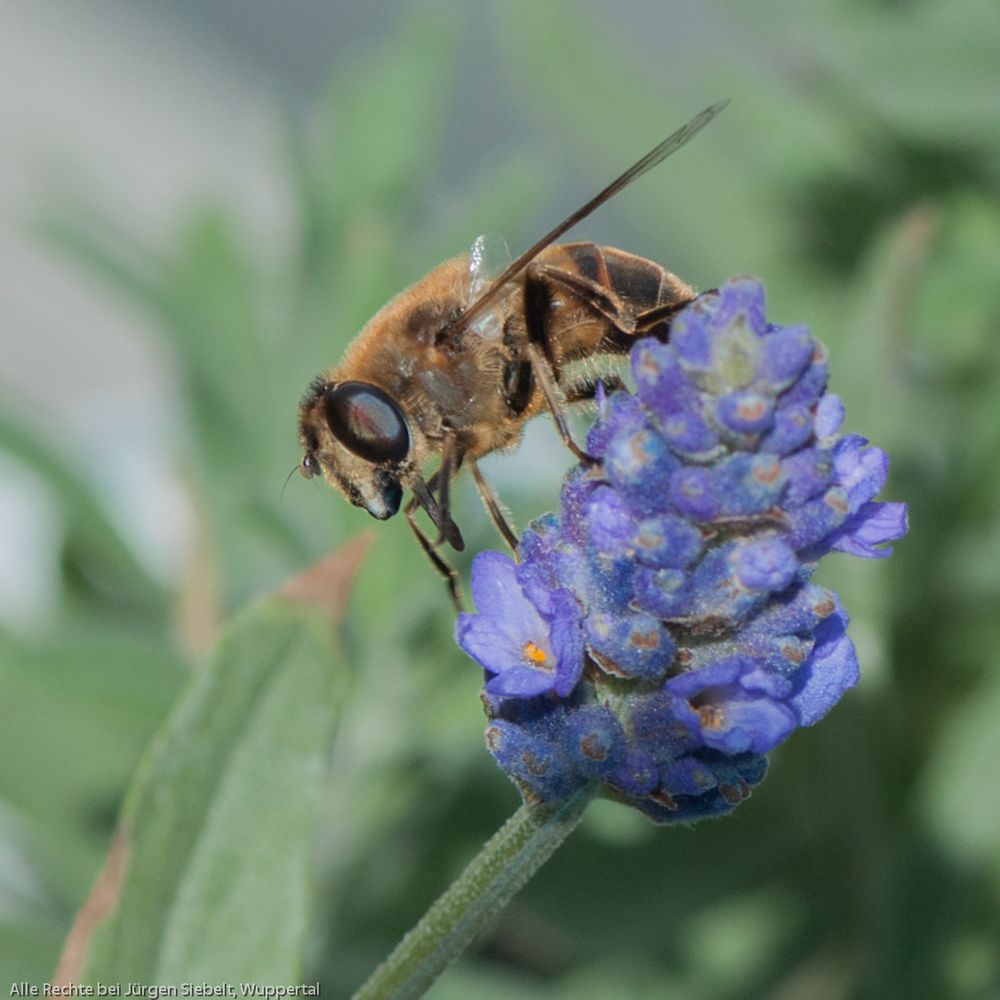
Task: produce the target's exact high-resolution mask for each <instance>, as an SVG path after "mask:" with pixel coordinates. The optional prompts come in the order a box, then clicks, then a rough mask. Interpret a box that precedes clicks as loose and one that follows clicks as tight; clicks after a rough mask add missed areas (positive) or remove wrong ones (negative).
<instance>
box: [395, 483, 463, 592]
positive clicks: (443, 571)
mask: <svg viewBox="0 0 1000 1000" xmlns="http://www.w3.org/2000/svg"><path fill="white" fill-rule="evenodd" d="M418 506H419V501H418V500H417V498H416V497H412V498H411V499H410V501H409V503H407V505H406V506H405V507H404V508H403V512H404V513H405V514H406V522H407V524H409V526H410V530H411V531H412V532H413V535H414V537H415V538H416V540H417V544H418V545H419V546H420V547H421V548H422V549H423V550H424V555H425V556H427V558H428V559H430V561H431V565H432V566H433V567H434V568H435V569H436V570H437V571H438V573H440V575H441V576H442V577H443V578H444V581H445V583H446V584H447V585H448V593H449V594H450V595H451V602H452V604H454V605H455V610H456V611H464V610H465V605H464V604H463V603H462V588H461V587H460V586H459V582H458V572H457V570H456V569H455V568H454V567H453V566H449V565H448V563H446V562H445V561H444V559H442V558H441V556H440V555H439V554H438V553H437V551H436V550H435V548H434V545H433V543H432V542H431V540H430V539H429V538H428V537H427V536H426V535H425V534H424V532H423V530H422V529H421V527H420V525H419V524H417V521H416V518H414V516H413V514H414V512H415V511H416V509H417V507H418Z"/></svg>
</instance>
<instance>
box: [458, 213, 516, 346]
mask: <svg viewBox="0 0 1000 1000" xmlns="http://www.w3.org/2000/svg"><path fill="white" fill-rule="evenodd" d="M510 262H511V256H510V248H509V247H508V246H507V241H506V240H505V239H504V238H503V237H502V236H501V235H500V234H499V233H484V234H483V235H482V236H477V237H476V238H475V240H474V241H473V243H472V247H471V248H470V250H469V290H468V293H467V298H466V302H475V301H476V299H478V298H479V297H480V296H481V295H482V294H483V293H484V292H485V291H486V289H487V288H489V287H490V286H491V285H492V284H493V281H494V279H495V278H496V277H497V276H498V275H500V274H503V272H504V271H505V270H506V269H507V268H508V267H509V266H510ZM469 328H470V329H471V330H472V331H473V332H474V333H475V334H476V335H477V336H479V337H483V338H493V337H499V336H500V334H501V332H502V330H501V327H500V317H499V316H498V315H497V312H496V310H495V309H485V310H483V312H481V313H480V314H479V315H478V316H477V317H476V318H475V319H474V320H472V322H470V323H469Z"/></svg>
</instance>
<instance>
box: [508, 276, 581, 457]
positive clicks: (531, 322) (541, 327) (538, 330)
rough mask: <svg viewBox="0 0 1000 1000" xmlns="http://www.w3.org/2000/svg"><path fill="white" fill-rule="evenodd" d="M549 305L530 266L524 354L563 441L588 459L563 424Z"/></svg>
mask: <svg viewBox="0 0 1000 1000" xmlns="http://www.w3.org/2000/svg"><path fill="white" fill-rule="evenodd" d="M551 305H552V292H551V290H550V289H549V286H548V283H547V282H546V280H545V279H544V278H543V277H542V276H541V275H539V274H538V272H537V269H536V268H533V267H529V268H528V270H527V271H526V272H525V275H524V321H525V328H526V331H527V334H528V345H527V352H526V353H527V355H528V360H529V361H531V369H532V373H533V374H534V376H535V378H536V379H537V380H538V388H539V389H541V390H542V395H543V396H544V397H545V403H546V405H547V406H548V408H549V412H550V413H551V414H552V419H553V421H554V422H555V425H556V430H557V431H558V432H559V437H561V438H562V441H563V444H565V445H566V447H567V448H569V450H570V451H571V452H573V454H574V455H576V457H577V458H578V459H579V460H580V461H581V462H591V461H593V458H592V457H591V456H590V455H588V454H587V453H586V452H585V451H584V450H583V449H582V448H581V447H580V446H579V445H578V444H577V443H576V442H575V441H574V440H573V435H572V434H570V431H569V427H568V426H567V424H566V418H565V416H564V414H563V404H562V400H561V399H560V397H559V387H558V384H557V383H556V377H557V376H556V372H557V366H556V361H555V355H554V354H553V351H552V344H551V342H550V341H549V334H548V322H547V321H548V314H549V309H550V307H551Z"/></svg>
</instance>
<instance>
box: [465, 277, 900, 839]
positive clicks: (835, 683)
mask: <svg viewBox="0 0 1000 1000" xmlns="http://www.w3.org/2000/svg"><path fill="white" fill-rule="evenodd" d="M764 306H765V299H764V289H763V286H762V285H761V283H760V282H759V281H756V280H755V279H752V278H737V279H734V280H732V281H730V282H728V283H727V284H725V285H724V286H723V287H722V288H721V289H719V291H718V292H712V293H708V294H706V295H703V296H701V297H699V298H698V299H697V300H696V301H695V302H693V303H692V304H691V305H690V306H688V307H687V308H686V309H685V310H684V311H683V312H682V313H681V314H680V315H678V317H677V318H676V319H675V320H674V323H673V326H672V330H671V337H670V341H669V343H662V342H660V341H657V340H652V339H647V340H642V341H640V342H638V343H637V344H636V345H635V346H634V347H633V349H632V352H631V365H632V375H633V378H634V382H635V386H636V391H635V393H634V394H630V393H627V392H625V391H618V392H615V393H614V394H612V395H610V396H605V395H604V394H603V393H601V394H599V396H598V417H597V421H596V423H595V424H594V426H593V428H592V429H591V431H590V434H589V436H588V440H587V448H588V451H589V453H590V454H591V455H592V456H594V458H595V459H596V461H595V462H594V463H593V464H589V465H588V464H580V465H578V466H576V467H575V468H573V469H572V470H571V471H570V472H569V474H568V476H567V477H566V481H565V483H564V485H563V490H562V503H561V509H560V512H559V514H558V515H556V514H547V515H545V516H544V517H541V518H539V519H538V520H536V521H535V522H533V523H532V525H531V526H530V527H529V528H528V530H527V531H525V533H524V535H523V536H522V538H521V541H520V545H519V548H518V561H517V562H514V561H513V560H511V559H509V558H508V557H507V556H503V555H500V554H498V553H495V552H486V553H482V554H480V555H479V556H477V558H476V560H475V562H474V564H473V568H472V590H473V596H474V598H475V601H476V607H477V609H478V610H477V613H476V614H463V615H460V616H459V618H458V623H457V626H456V638H457V641H458V643H459V645H460V646H461V647H462V649H464V650H465V652H467V653H468V654H469V655H470V656H471V657H472V658H473V659H474V660H476V661H477V662H478V663H479V664H480V665H481V666H482V667H483V669H484V670H485V675H486V681H485V686H484V693H483V701H484V704H485V706H486V712H487V715H488V717H489V719H490V724H489V727H488V729H487V744H488V746H489V748H490V751H491V752H492V754H493V755H494V757H495V759H496V760H497V762H498V764H499V765H500V766H501V767H502V768H503V769H504V770H505V771H506V772H507V773H508V775H509V776H510V777H511V778H512V779H513V780H514V781H515V782H516V783H517V785H518V786H519V788H520V789H521V792H522V794H523V795H524V797H525V798H526V799H528V800H529V801H543V800H551V799H555V798H559V797H560V796H564V795H567V794H569V793H571V792H572V791H574V790H575V789H577V788H579V787H580V786H582V785H585V784H588V783H595V782H596V783H598V784H599V785H600V787H601V790H602V792H603V793H604V794H606V795H608V796H610V797H613V798H616V799H619V800H621V801H624V802H627V803H630V804H631V805H634V806H635V807H637V808H638V809H640V810H642V811H643V812H644V813H645V814H646V815H647V816H649V817H650V818H652V819H653V820H654V821H656V822H658V823H667V822H673V821H682V822H690V821H692V820H695V819H698V818H700V817H703V816H713V815H721V814H724V813H726V812H729V811H730V810H732V809H733V808H734V807H735V806H736V805H737V804H738V803H739V802H741V801H742V800H743V799H745V798H746V797H747V795H748V794H749V793H750V789H751V787H752V786H753V785H755V784H756V783H757V782H759V781H760V780H761V779H762V778H763V776H764V773H765V770H766V766H767V756H766V755H767V754H768V753H769V752H770V751H771V750H773V749H774V748H775V747H776V746H778V745H779V744H780V743H782V742H784V741H785V740H786V739H788V737H789V736H790V735H791V734H792V733H793V732H794V731H795V730H796V729H797V728H798V727H800V726H810V725H812V724H813V723H815V722H817V721H818V720H819V719H820V718H822V717H823V716H824V715H825V714H826V713H827V712H828V711H829V710H830V709H831V708H832V707H833V705H834V704H835V703H836V702H837V701H838V700H839V698H840V697H841V695H843V693H844V692H845V691H846V690H847V689H848V688H850V687H851V686H853V685H854V684H856V683H857V680H858V664H857V659H856V656H855V652H854V647H853V644H852V643H851V640H850V639H849V638H848V635H847V623H848V618H847V614H846V613H845V611H844V609H843V607H842V605H841V603H840V601H839V599H838V598H837V596H836V595H835V594H833V593H831V592H829V591H827V590H824V589H823V588H821V587H818V586H816V585H814V584H813V583H811V582H810V578H811V577H812V575H813V573H814V571H815V569H816V566H817V564H818V560H819V559H820V558H821V557H822V556H824V555H825V554H827V553H829V552H833V551H839V552H844V553H848V554H851V555H856V556H862V557H867V558H880V557H882V556H885V555H888V554H889V551H890V549H889V547H888V545H887V544H886V543H888V542H892V541H894V540H896V539H898V538H900V537H902V535H903V534H904V533H905V532H906V506H905V504H901V503H885V502H879V501H876V500H875V499H874V498H875V496H876V494H877V493H878V491H879V490H880V489H881V488H882V485H883V484H884V482H885V479H886V476H887V474H888V459H887V457H886V455H885V453H884V452H882V451H880V450H879V449H878V448H875V447H873V446H871V445H869V444H868V442H867V441H866V440H865V439H864V438H862V437H859V436H858V435H855V434H850V435H841V434H840V433H839V432H840V427H841V423H842V421H843V417H844V408H843V405H842V403H841V401H840V400H839V399H838V398H837V397H836V396H834V395H831V394H828V393H826V381H827V356H826V351H825V349H824V348H823V347H822V345H821V344H820V343H819V342H818V341H816V340H815V339H814V338H813V337H812V336H811V334H810V333H809V331H808V330H807V329H806V328H805V327H801V326H778V325H775V324H772V323H768V322H767V320H766V318H765V310H764Z"/></svg>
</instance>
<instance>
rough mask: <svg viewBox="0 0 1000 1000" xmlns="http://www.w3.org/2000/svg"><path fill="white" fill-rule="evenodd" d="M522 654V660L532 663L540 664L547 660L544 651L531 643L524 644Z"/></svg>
mask: <svg viewBox="0 0 1000 1000" xmlns="http://www.w3.org/2000/svg"><path fill="white" fill-rule="evenodd" d="M523 652H524V658H525V659H526V660H530V661H531V662H532V663H538V664H542V663H544V662H545V661H546V660H547V659H548V656H547V655H546V653H545V650H544V649H542V648H541V646H536V645H535V644H534V643H533V642H526V643H525V644H524V650H523Z"/></svg>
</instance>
